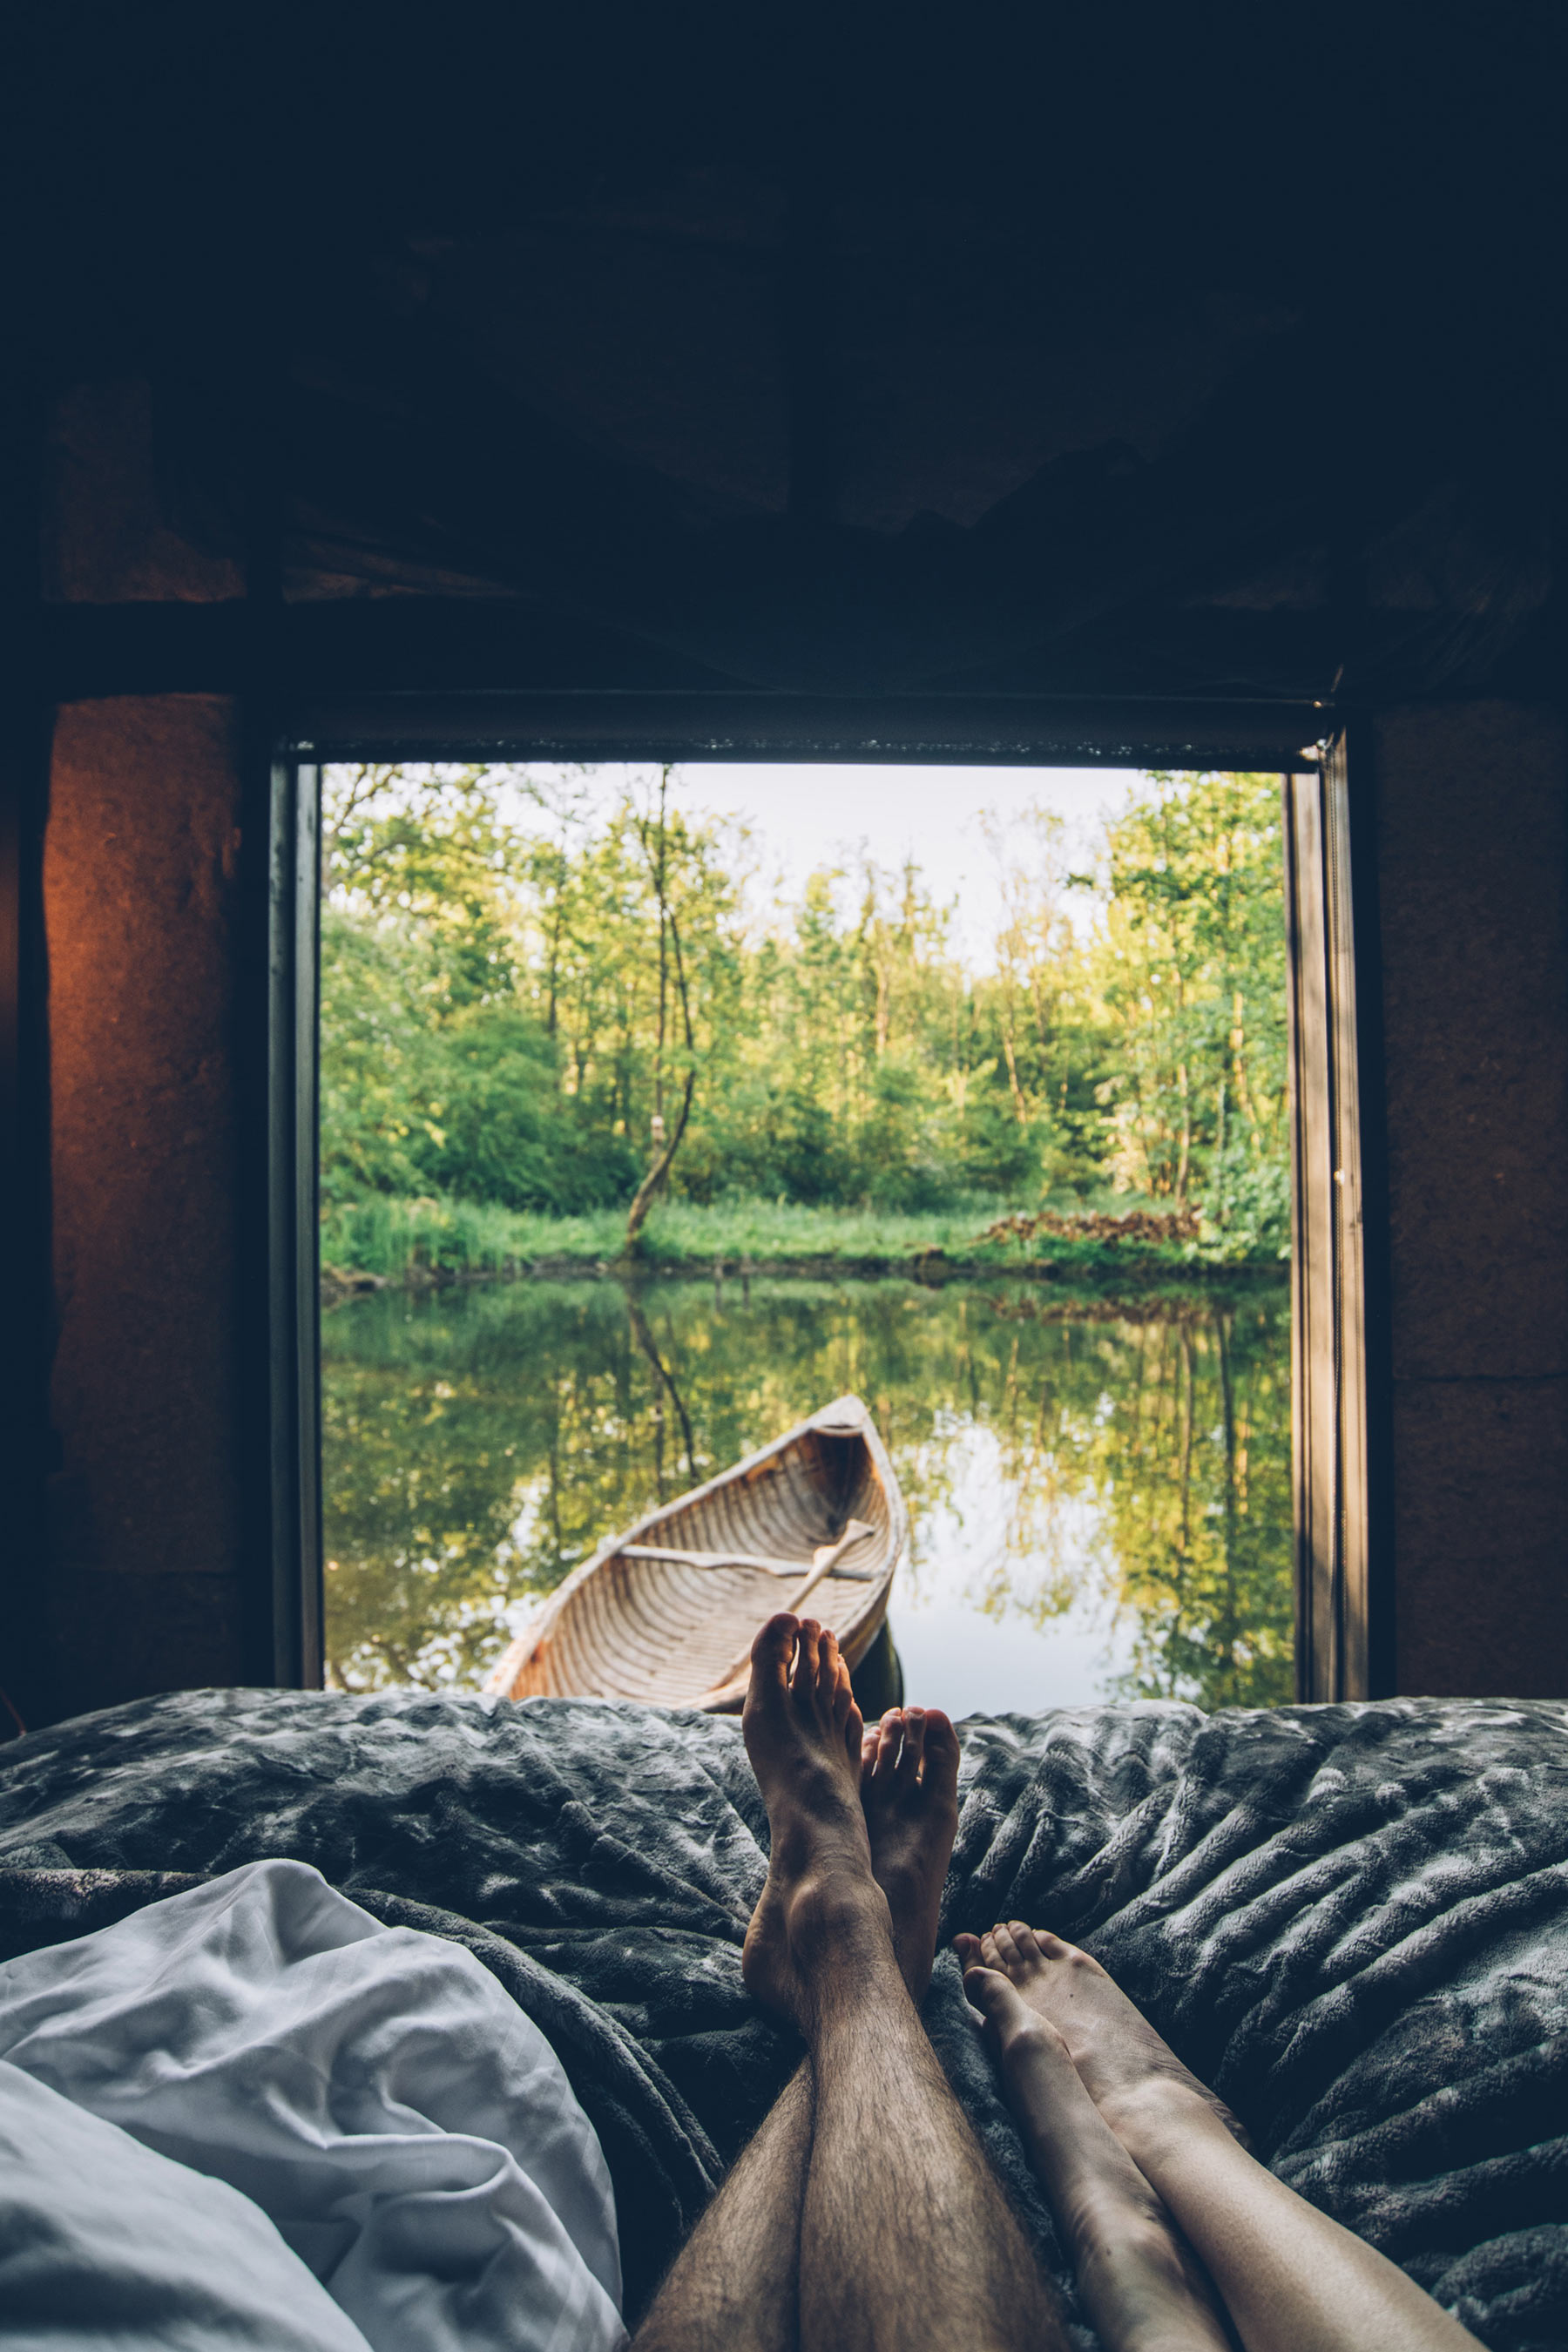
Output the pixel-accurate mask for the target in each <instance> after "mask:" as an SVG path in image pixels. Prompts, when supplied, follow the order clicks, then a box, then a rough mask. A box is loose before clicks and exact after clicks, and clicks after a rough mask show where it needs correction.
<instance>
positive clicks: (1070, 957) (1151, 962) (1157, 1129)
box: [322, 767, 1289, 1255]
mask: <svg viewBox="0 0 1568 2352" xmlns="http://www.w3.org/2000/svg"><path fill="white" fill-rule="evenodd" d="M676 782H677V783H678V782H679V779H677V780H676ZM670 801H671V806H670V808H669V811H668V818H667V819H663V821H661V822H659V823H658V829H657V834H655V833H654V832H653V831H651V830H650V828H651V827H653V826H654V824H655V817H654V814H653V812H654V810H655V808H656V806H657V807H658V810H659V811H660V813H661V815H662V810H663V803H662V800H660V799H658V788H657V786H656V785H653V784H650V782H649V781H648V780H647V779H646V778H645V779H634V781H633V782H632V783H631V784H630V785H628V786H627V788H626V790H625V791H624V792H622V793H620V794H619V796H618V797H617V798H616V800H614V801H613V802H610V803H606V802H605V798H604V796H603V793H602V792H601V791H599V790H598V789H596V788H595V781H594V779H593V777H592V776H591V774H589V773H587V772H566V773H564V774H563V773H560V772H551V773H548V774H547V773H545V772H529V771H492V770H487V769H482V768H471V767H470V768H431V769H418V770H395V769H389V768H361V769H355V770H342V769H339V770H331V771H329V772H328V807H327V824H326V833H325V857H326V880H327V889H328V905H327V911H326V916H325V920H324V925H323V938H322V975H323V987H322V1165H323V1188H324V1194H325V1199H326V1202H327V1205H328V1208H329V1211H333V1212H335V1211H336V1210H337V1209H339V1208H341V1207H342V1206H343V1205H344V1204H347V1203H351V1202H359V1201H362V1200H363V1199H364V1197H365V1196H367V1195H372V1194H384V1195H430V1194H434V1195H439V1196H442V1197H444V1198H448V1199H451V1200H455V1201H466V1202H479V1203H489V1204H492V1205H495V1206H499V1207H504V1208H506V1209H509V1210H511V1211H514V1212H518V1213H532V1212H543V1213H551V1214H554V1215H558V1216H561V1215H567V1214H575V1213H584V1212H589V1211H593V1210H595V1209H605V1210H607V1209H610V1208H612V1207H616V1206H617V1205H620V1206H624V1204H626V1202H629V1201H631V1199H632V1197H633V1195H634V1194H635V1193H636V1192H637V1188H638V1185H639V1183H640V1182H641V1181H642V1179H643V1177H644V1176H645V1174H646V1172H647V1170H648V1168H649V1166H650V1165H651V1164H652V1162H653V1160H654V1159H655V1156H656V1154H657V1152H658V1148H659V1145H660V1143H661V1141H662V1140H663V1139H664V1137H665V1134H666V1123H665V1114H666V1111H667V1109H668V1110H669V1112H670V1115H671V1119H672V1120H673V1118H674V1116H675V1110H676V1107H677V1106H679V1104H680V1103H682V1102H683V1101H684V1098H685V1093H686V1090H687V1087H688V1085H689V1090H690V1097H691V1113H690V1118H689V1127H688V1129H687V1130H686V1132H685V1133H684V1134H683V1135H682V1137H681V1139H680V1150H679V1157H678V1158H677V1159H676V1160H675V1161H674V1163H673V1166H672V1169H671V1172H670V1176H669V1191H670V1195H671V1197H672V1198H673V1199H675V1200H682V1199H683V1200H686V1201H689V1202H698V1203H701V1202H715V1201H720V1200H729V1199H735V1198H739V1197H742V1196H751V1197H753V1198H757V1199H761V1200H779V1201H781V1202H800V1203H807V1204H816V1205H819V1206H824V1207H847V1206H856V1207H870V1208H874V1209H877V1210H879V1211H882V1212H885V1213H893V1214H911V1213H923V1212H934V1211H936V1210H938V1209H941V1208H943V1207H945V1206H948V1205H950V1204H952V1203H954V1202H959V1201H961V1200H963V1199H966V1198H975V1197H980V1196H984V1197H985V1198H987V1199H989V1200H990V1201H992V1202H997V1203H998V1204H1000V1203H1001V1202H1008V1203H1012V1204H1019V1203H1022V1204H1026V1205H1028V1206H1030V1207H1038V1206H1040V1205H1041V1204H1044V1203H1046V1202H1052V1203H1053V1204H1055V1205H1056V1206H1058V1207H1060V1206H1062V1205H1064V1204H1065V1205H1069V1206H1070V1205H1072V1204H1073V1203H1075V1202H1079V1203H1081V1202H1090V1201H1093V1202H1097V1203H1098V1202H1099V1201H1100V1196H1101V1194H1102V1193H1103V1192H1105V1190H1106V1188H1107V1187H1108V1186H1111V1187H1114V1188H1115V1189H1116V1190H1118V1191H1120V1192H1123V1193H1126V1194H1130V1195H1131V1196H1132V1197H1134V1198H1136V1199H1140V1200H1146V1201H1148V1202H1152V1203H1153V1204H1155V1205H1156V1206H1157V1207H1158V1208H1159V1209H1160V1210H1162V1211H1164V1210H1170V1211H1173V1212H1175V1213H1188V1212H1192V1213H1199V1212H1201V1214H1202V1218H1203V1221H1204V1225H1205V1233H1206V1234H1212V1235H1214V1236H1216V1237H1219V1238H1221V1239H1223V1241H1224V1243H1225V1244H1226V1247H1227V1249H1228V1250H1230V1251H1231V1252H1232V1253H1233V1254H1235V1255H1247V1254H1249V1253H1256V1252H1262V1253H1263V1254H1265V1255H1278V1254H1279V1251H1280V1250H1281V1249H1282V1248H1283V1247H1284V1246H1285V1245H1286V1244H1287V1243H1288V1233H1289V1225H1288V1216H1289V1206H1288V1204H1289V1185H1288V1181H1287V1170H1288V1153H1289V1139H1288V1126H1287V1118H1286V1097H1285V998H1284V986H1285V975H1284V927H1283V912H1282V903H1281V890H1282V877H1281V855H1280V839H1279V807H1278V793H1277V784H1276V782H1275V780H1274V779H1272V778H1268V777H1258V776H1215V775H1206V774H1205V775H1184V776H1155V777H1152V778H1150V779H1148V780H1146V781H1145V782H1144V783H1143V784H1142V785H1141V786H1140V788H1139V790H1138V791H1137V792H1136V793H1134V795H1133V796H1132V797H1131V800H1130V802H1129V804H1128V806H1127V808H1126V809H1125V810H1124V811H1123V813H1122V814H1121V816H1120V817H1119V818H1118V819H1117V820H1116V821H1115V822H1114V823H1113V824H1111V825H1110V828H1109V831H1108V835H1107V840H1106V845H1105V855H1104V859H1103V863H1102V870H1101V871H1100V874H1099V875H1098V876H1096V877H1090V878H1089V881H1088V882H1086V881H1085V879H1084V878H1083V877H1073V876H1070V875H1068V873H1067V872H1066V870H1065V868H1064V866H1063V862H1062V852H1061V831H1060V826H1059V823H1058V820H1056V819H1054V818H1053V817H1051V816H1049V815H1048V814H1045V813H1043V812H1039V811H1037V812H1034V813H1033V814H1031V815H1030V816H1029V817H1028V818H1027V819H1026V821H1025V822H1024V823H1023V824H1021V825H1015V826H1014V827H1011V828H1004V827H1000V826H992V827H991V828H990V837H991V843H992V847H993V850H994V855H995V856H996V858H997V860H998V863H999V867H1000V874H1001V881H1002V892H1003V899H1004V917H1005V919H1004V922H1003V925H1002V928H1001V930H1000V932H999V935H998V938H997V940H996V942H995V948H994V959H993V961H992V965H991V968H989V969H986V970H984V971H973V970H971V969H969V968H968V967H967V966H966V964H965V962H964V961H963V958H962V957H961V956H960V954H959V953H958V951H957V950H956V948H955V946H954V944H953V940H952V926H951V919H950V913H949V910H948V909H947V908H945V907H944V906H943V904H942V902H941V900H940V898H938V896H937V895H936V894H935V893H934V892H933V890H932V888H931V885H930V883H929V881H928V879H927V877H924V876H922V874H921V872H920V870H919V868H918V867H917V866H914V865H913V864H906V865H905V866H902V867H900V869H898V870H897V871H889V870H888V869H886V868H884V867H882V866H879V865H878V864H877V863H876V862H875V860H874V859H872V858H870V857H869V856H861V857H860V858H859V859H858V861H856V862H850V863H837V864H835V863H832V862H825V863H824V864H823V865H822V866H820V867H819V868H818V869H817V871H816V872H815V873H814V874H813V875H811V877H809V878H808V880H807V882H806V884H805V888H804V890H803V891H802V893H801V895H800V898H799V899H798V902H797V903H795V904H793V905H774V906H772V907H770V908H763V909H761V910H759V909H758V908H757V907H756V906H755V905H754V904H753V903H752V898H751V897H750V896H749V895H748V891H747V888H746V874H745V868H746V866H747V863H748V860H749V858H750V856H751V851H750V846H749V844H748V842H747V840H746V838H745V836H744V835H743V834H740V833H738V832H736V831H734V830H733V829H724V828H721V827H720V826H719V825H718V824H713V823H707V824H701V823H698V822H696V821H695V820H693V819H691V818H690V817H689V816H688V815H687V814H684V813H683V811H682V810H681V808H680V806H679V791H672V792H671V793H670ZM509 811H510V814H508V812H509ZM655 842H657V856H656V855H655V850H654V847H653V845H654V843H655ZM1086 890H1087V891H1088V893H1089V896H1088V898H1084V897H1083V895H1082V894H1083V893H1084V892H1085V891H1086ZM1075 891H1076V892H1078V893H1079V897H1078V898H1076V899H1075V898H1073V895H1072V894H1073V893H1074V892H1075ZM1074 908H1077V910H1078V911H1077V912H1076V913H1075V912H1074V911H1073V910H1074ZM672 959H673V961H672ZM677 969H678V971H679V982H680V999H679V1018H678V1017H677V1013H676V998H675V996H674V993H673V991H674V988H675V974H676V971H677Z"/></svg>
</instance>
